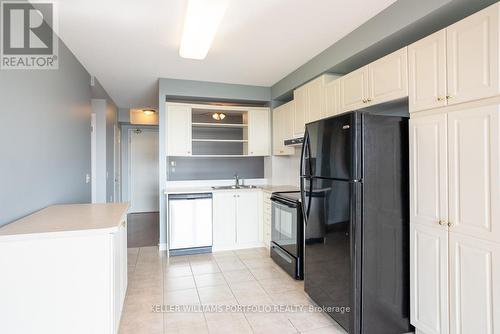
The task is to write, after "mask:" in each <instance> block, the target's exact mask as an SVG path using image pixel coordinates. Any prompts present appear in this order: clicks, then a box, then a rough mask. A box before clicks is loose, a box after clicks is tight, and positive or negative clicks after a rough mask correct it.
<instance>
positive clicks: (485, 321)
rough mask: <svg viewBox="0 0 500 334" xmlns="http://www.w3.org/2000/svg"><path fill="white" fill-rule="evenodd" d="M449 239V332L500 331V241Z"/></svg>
mask: <svg viewBox="0 0 500 334" xmlns="http://www.w3.org/2000/svg"><path fill="white" fill-rule="evenodd" d="M449 238H450V333H464V334H465V333H484V334H486V333H487V334H498V333H500V329H499V326H500V286H499V285H500V284H499V283H500V244H499V243H496V242H489V241H484V240H480V239H476V238H473V237H471V236H467V235H463V234H461V233H454V232H451V233H450V237H449Z"/></svg>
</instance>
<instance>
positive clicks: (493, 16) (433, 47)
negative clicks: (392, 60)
mask: <svg viewBox="0 0 500 334" xmlns="http://www.w3.org/2000/svg"><path fill="white" fill-rule="evenodd" d="M499 11H500V5H499V4H498V3H496V4H494V5H491V6H490V7H488V8H486V9H483V10H482V11H479V12H477V13H475V14H473V15H471V16H469V17H467V18H465V19H463V20H461V21H459V22H457V23H455V24H453V25H451V26H449V27H447V28H446V29H443V30H441V31H438V32H436V33H434V34H432V35H430V36H428V37H426V38H424V39H422V40H420V41H418V42H416V43H414V44H412V45H410V46H409V47H408V57H409V88H410V89H409V101H410V112H416V111H420V110H425V109H432V108H437V107H442V106H446V105H453V104H458V103H463V102H469V101H474V100H479V99H483V98H487V97H492V96H497V95H499V94H500V86H499V47H500V45H499V28H500V22H499Z"/></svg>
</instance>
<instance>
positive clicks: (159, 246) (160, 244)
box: [158, 242, 167, 252]
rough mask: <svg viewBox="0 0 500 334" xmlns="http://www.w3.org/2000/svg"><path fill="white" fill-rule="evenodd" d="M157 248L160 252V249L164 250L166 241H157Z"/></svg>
mask: <svg viewBox="0 0 500 334" xmlns="http://www.w3.org/2000/svg"><path fill="white" fill-rule="evenodd" d="M158 250H159V251H160V252H161V251H166V250H167V243H166V242H163V243H159V244H158Z"/></svg>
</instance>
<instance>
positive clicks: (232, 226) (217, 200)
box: [213, 191, 236, 250]
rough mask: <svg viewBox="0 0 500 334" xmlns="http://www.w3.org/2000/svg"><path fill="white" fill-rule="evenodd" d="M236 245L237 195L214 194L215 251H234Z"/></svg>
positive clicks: (232, 193)
mask: <svg viewBox="0 0 500 334" xmlns="http://www.w3.org/2000/svg"><path fill="white" fill-rule="evenodd" d="M235 245H236V193H234V192H226V191H224V192H215V193H214V194H213V249H214V250H225V249H233V248H234V247H235Z"/></svg>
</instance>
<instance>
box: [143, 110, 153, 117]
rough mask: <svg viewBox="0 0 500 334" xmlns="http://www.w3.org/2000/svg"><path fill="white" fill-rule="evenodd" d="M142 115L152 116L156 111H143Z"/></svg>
mask: <svg viewBox="0 0 500 334" xmlns="http://www.w3.org/2000/svg"><path fill="white" fill-rule="evenodd" d="M142 113H143V114H144V115H145V116H151V115H154V114H155V113H156V110H154V109H144V110H143V111H142Z"/></svg>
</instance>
